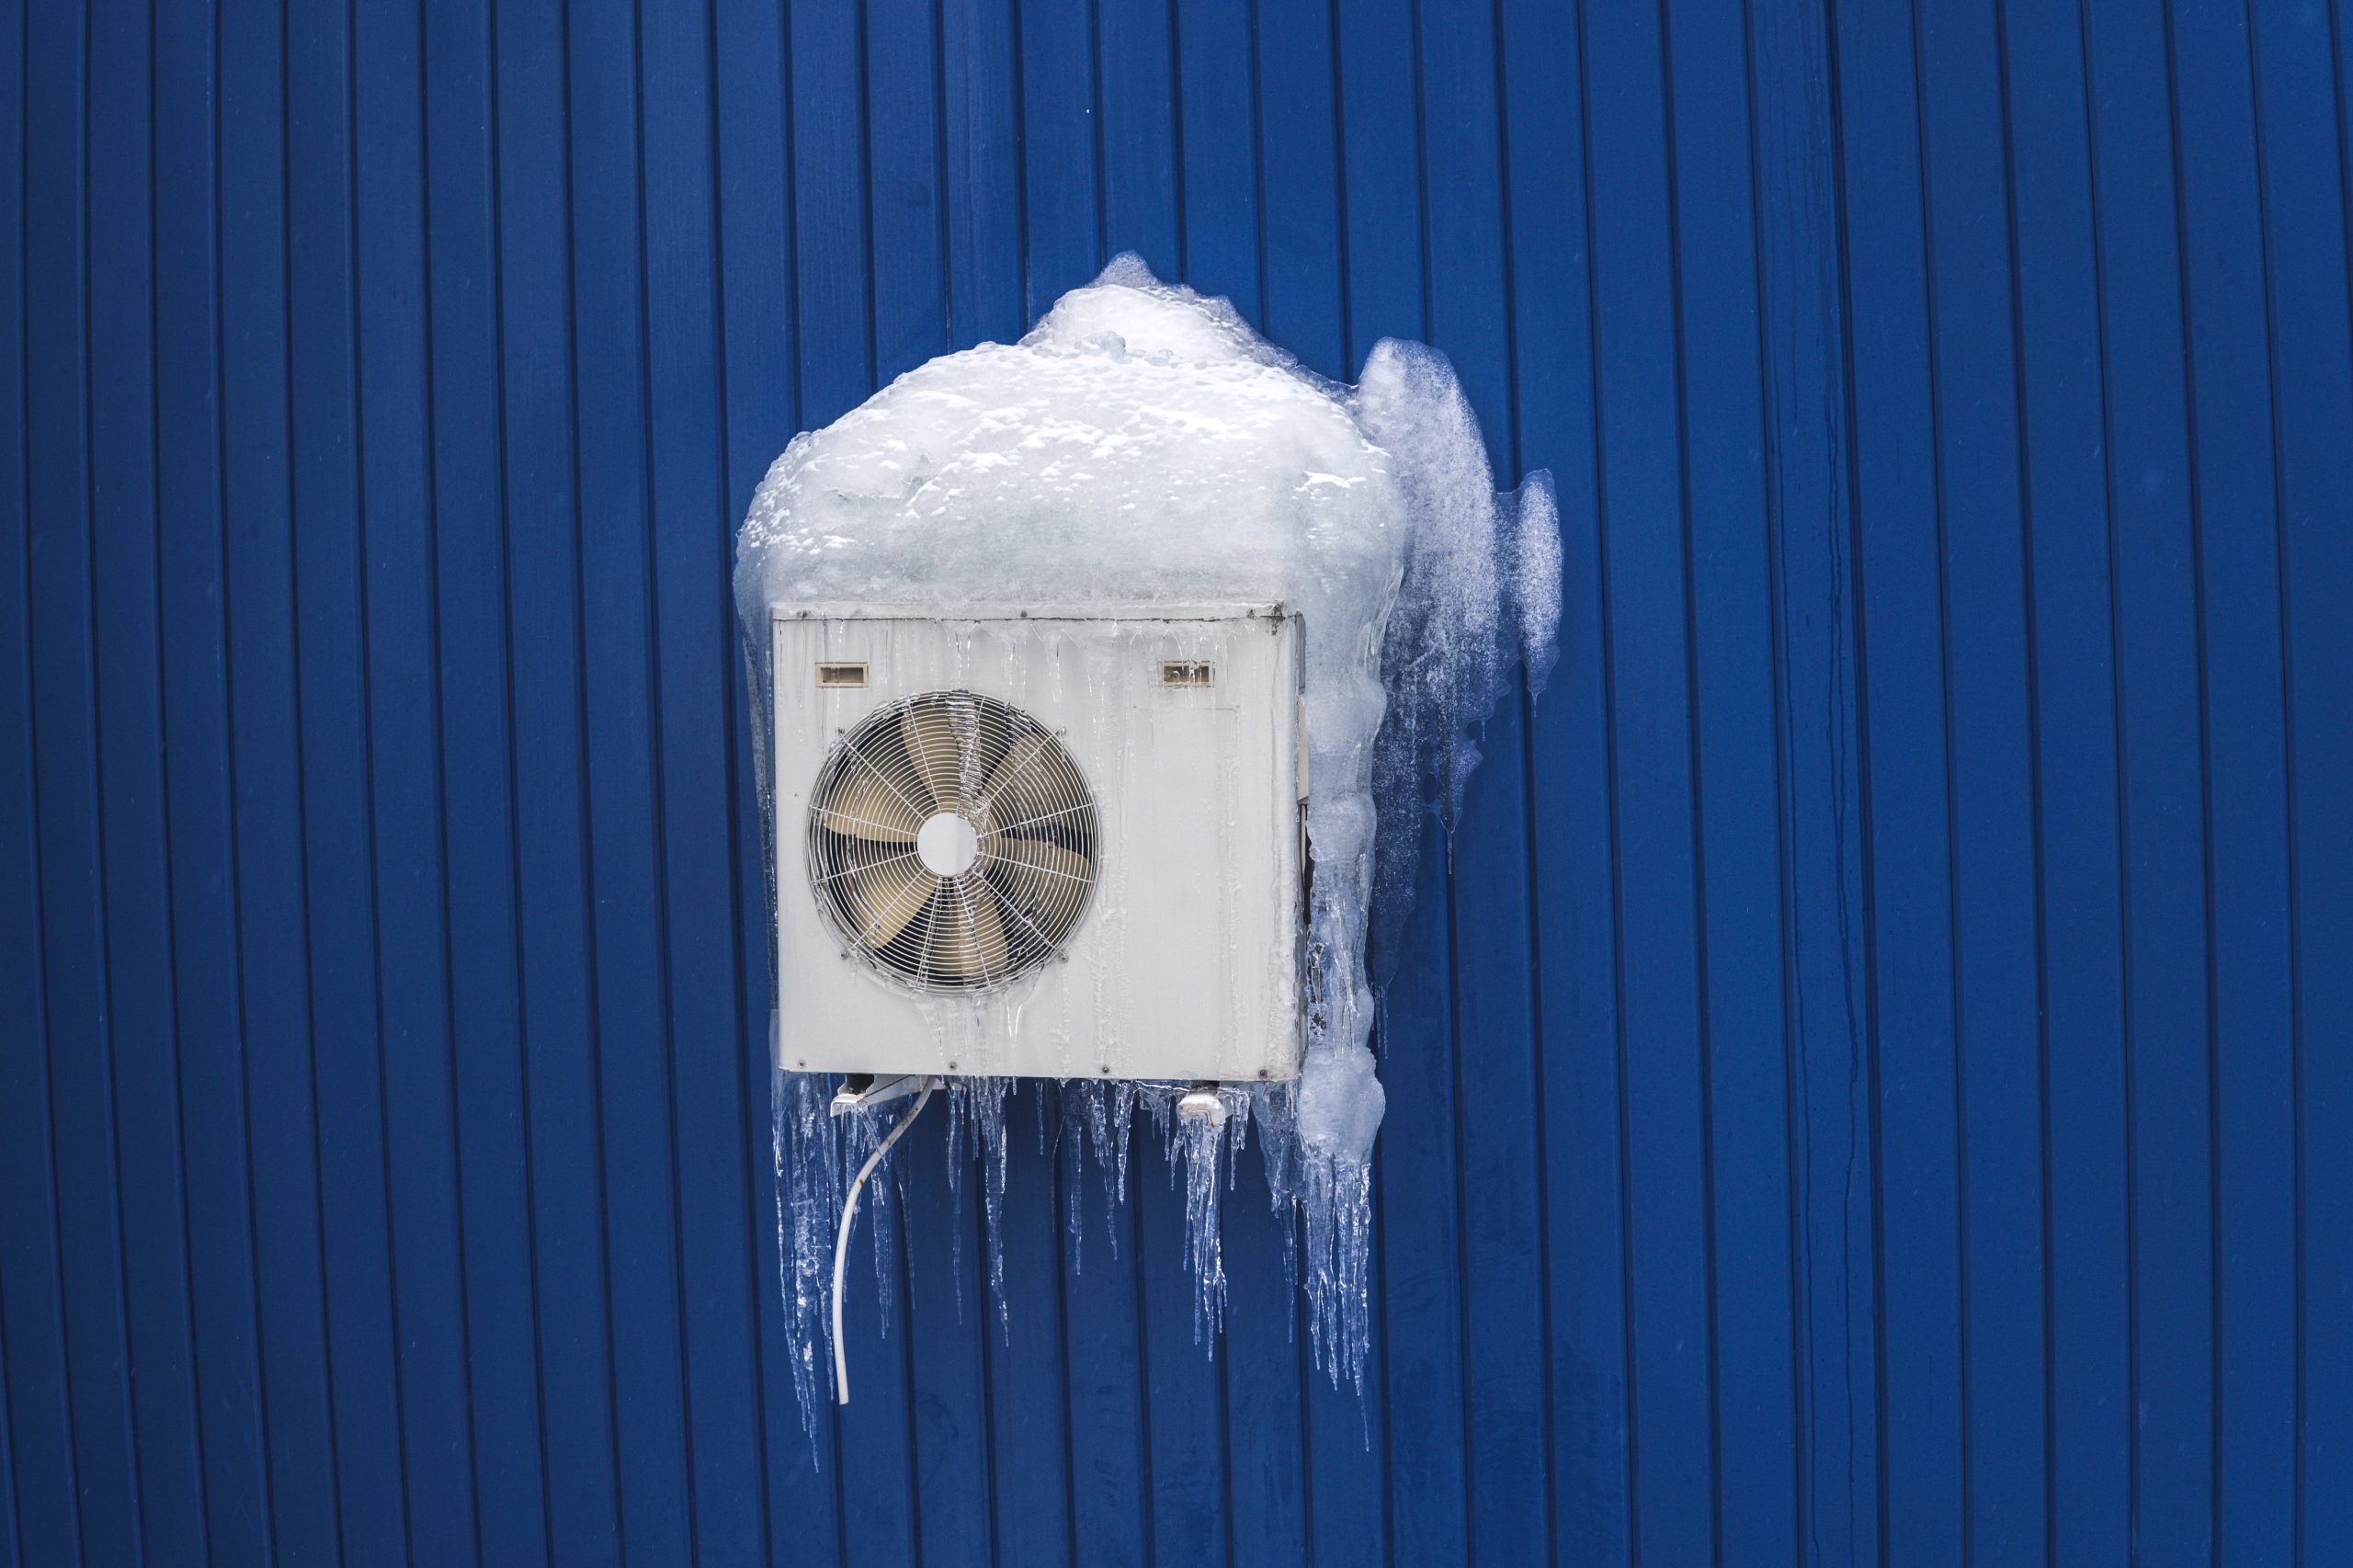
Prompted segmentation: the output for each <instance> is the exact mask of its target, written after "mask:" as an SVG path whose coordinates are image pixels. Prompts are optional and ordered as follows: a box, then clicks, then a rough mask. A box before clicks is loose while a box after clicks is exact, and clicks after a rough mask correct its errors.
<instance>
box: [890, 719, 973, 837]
mask: <svg viewBox="0 0 2353 1568" xmlns="http://www.w3.org/2000/svg"><path fill="white" fill-rule="evenodd" d="M899 738H900V740H901V741H902V742H904V744H905V745H906V748H907V758H908V760H909V761H910V762H912V763H914V764H915V776H916V777H917V778H921V779H922V780H923V783H924V788H925V789H926V790H930V791H931V802H930V803H931V809H932V810H933V811H935V812H952V811H954V810H955V809H956V806H957V802H958V801H959V800H961V796H962V791H961V788H960V786H961V778H962V774H963V767H962V764H963V753H962V750H961V748H960V747H959V746H958V744H957V741H956V726H955V723H954V722H953V721H952V720H951V719H950V718H949V711H948V710H947V708H946V707H945V706H943V705H942V704H939V703H938V702H918V703H916V704H915V706H914V707H912V708H910V709H908V710H906V711H905V712H904V713H903V714H901V715H900V716H899Z"/></svg>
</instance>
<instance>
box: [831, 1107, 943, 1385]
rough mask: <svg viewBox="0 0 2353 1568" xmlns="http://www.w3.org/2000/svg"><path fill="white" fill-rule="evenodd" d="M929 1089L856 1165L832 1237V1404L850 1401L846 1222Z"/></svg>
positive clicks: (912, 1121)
mask: <svg viewBox="0 0 2353 1568" xmlns="http://www.w3.org/2000/svg"><path fill="white" fill-rule="evenodd" d="M931 1088H932V1086H931V1085H929V1084H928V1083H926V1085H924V1086H923V1092H922V1093H921V1094H919V1095H917V1096H915V1104H913V1105H911V1106H909V1107H908V1108H907V1114H906V1115H904V1116H903V1117H901V1118H899V1125H898V1126H896V1127H893V1128H892V1129H891V1132H890V1136H888V1137H886V1138H884V1139H883V1140H882V1142H880V1143H877V1144H876V1145H875V1146H874V1153H870V1154H869V1155H867V1156H866V1164H864V1165H860V1166H858V1179H857V1180H855V1181H853V1182H851V1183H850V1184H849V1197H848V1198H847V1199H845V1200H844V1202H843V1203H842V1228H841V1230H840V1231H839V1232H837V1233H835V1236H834V1403H836V1404H847V1403H849V1358H847V1356H845V1355H844V1354H843V1353H842V1265H843V1264H844V1263H846V1262H847V1261H848V1259H849V1224H850V1221H852V1220H855V1219H856V1218H858V1194H859V1193H860V1192H863V1191H864V1190H865V1189H866V1178H867V1177H868V1176H872V1175H873V1174H874V1167H875V1166H877V1165H881V1163H882V1156H883V1155H885V1154H887V1153H890V1152H891V1145H892V1144H893V1143H896V1142H898V1141H899V1134H900V1133H902V1132H904V1131H906V1130H907V1129H908V1128H909V1127H911V1126H913V1125H914V1124H915V1118H916V1117H918V1116H920V1115H922V1114H923V1102H924V1101H926V1100H927V1099H929V1098H931Z"/></svg>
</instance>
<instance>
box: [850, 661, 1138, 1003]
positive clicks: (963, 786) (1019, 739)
mask: <svg viewBox="0 0 2353 1568" xmlns="http://www.w3.org/2000/svg"><path fill="white" fill-rule="evenodd" d="M942 817H954V818H961V820H962V822H963V823H964V824H968V825H969V827H970V829H971V835H972V836H971V839H970V841H969V842H970V846H971V858H970V864H969V865H967V866H964V867H963V868H962V869H935V865H934V864H933V863H932V862H930V861H927V860H926V857H925V854H924V852H923V850H922V848H921V847H920V846H919V845H918V839H919V838H921V837H922V836H923V835H924V831H925V825H926V824H929V823H934V822H935V821H936V820H937V819H940V818H942ZM1096 832H1097V827H1096V813H1095V796H1094V793H1093V791H1092V790H1089V789H1088V788H1087V786H1086V778H1085V776H1084V775H1082V774H1081V773H1080V772H1079V770H1078V765H1077V764H1076V763H1075V762H1074V761H1073V760H1072V759H1071V756H1070V753H1069V752H1067V751H1065V750H1064V749H1063V745H1062V743H1061V742H1060V741H1058V740H1056V739H1055V738H1054V735H1053V733H1052V732H1051V731H1050V730H1048V729H1047V728H1046V727H1045V726H1044V725H1042V724H1040V723H1039V722H1037V721H1036V720H1035V719H1033V718H1031V717H1030V716H1029V714H1027V713H1024V712H1022V711H1021V710H1019V709H1017V708H1015V707H1013V706H1011V705H1010V704H1007V703H1005V702H1000V701H998V700H997V699H995V698H993V697H983V696H981V695H979V694H978V693H975V692H970V691H931V692H925V693H923V694H921V695H919V696H915V697H910V698H906V699H902V700H901V701H898V702H894V703H892V704H890V705H889V706H887V707H884V708H880V709H877V710H875V711H874V712H872V713H870V714H868V715H867V716H866V717H865V718H864V719H862V720H860V721H859V722H858V724H857V725H856V726H855V727H853V728H852V729H851V730H850V731H849V732H848V733H847V734H845V735H843V736H842V737H841V739H840V740H839V741H838V742H836V743H835V746H834V749H833V750H832V752H831V753H829V754H828V755H827V756H826V758H825V762H824V767H822V768H821V769H820V770H819V772H818V774H817V780H816V785H815V787H814V788H813V790H811V791H810V795H809V824H808V851H809V853H808V864H809V877H810V881H811V885H812V891H813V892H815V894H816V897H817V906H818V907H819V908H820V909H822V910H823V911H824V914H825V917H826V919H827V920H828V921H829V922H830V923H831V924H832V926H833V927H834V929H835V932H836V933H837V934H838V935H839V936H840V937H841V938H842V940H843V941H844V942H845V943H846V944H847V949H848V950H849V951H852V952H855V953H857V954H858V955H859V956H860V957H861V958H863V959H864V960H866V961H867V962H868V963H869V964H870V965H872V966H873V967H874V968H875V969H876V970H878V971H881V973H883V974H885V975H888V976H890V977H891V978H892V979H893V980H896V981H898V982H901V983H904V984H907V985H911V986H914V987H915V988H916V989H918V990H922V991H927V992H961V991H972V990H978V989H981V988H983V987H986V986H991V985H1000V984H1003V983H1005V982H1006V981H1009V980H1012V979H1015V978H1017V976H1020V975H1023V974H1026V973H1028V972H1029V971H1031V970H1034V969H1036V968H1037V967H1038V966H1039V965H1040V964H1043V963H1045V962H1046V961H1047V960H1050V959H1051V958H1052V957H1053V956H1054V954H1055V953H1056V952H1058V951H1059V950H1060V949H1061V947H1062V944H1063V940H1064V939H1065V938H1066V937H1068V936H1069V935H1070V933H1071V931H1072V930H1073V928H1074V927H1075V926H1077V925H1078V921H1079V917H1080V916H1081V915H1084V914H1085V913H1086V901H1087V896H1088V894H1089V893H1090V892H1092V891H1093V889H1094V886H1095V857H1096Z"/></svg>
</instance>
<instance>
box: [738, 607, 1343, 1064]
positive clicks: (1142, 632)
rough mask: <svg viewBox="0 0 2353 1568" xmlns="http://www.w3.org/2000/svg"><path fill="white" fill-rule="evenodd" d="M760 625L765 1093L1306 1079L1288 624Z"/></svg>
mask: <svg viewBox="0 0 2353 1568" xmlns="http://www.w3.org/2000/svg"><path fill="white" fill-rule="evenodd" d="M771 613H772V623H771V624H772V629H773V637H772V649H773V654H774V661H775V662H774V666H773V676H774V689H775V710H774V714H773V718H774V724H775V729H774V749H773V753H772V760H773V763H774V769H775V771H774V776H773V777H774V785H775V791H774V800H775V812H776V820H775V824H774V827H775V844H776V858H777V878H778V888H777V975H778V980H779V985H778V992H779V1015H778V1018H777V1027H776V1030H775V1043H776V1059H777V1064H778V1065H779V1067H784V1068H790V1069H794V1070H798V1071H804V1072H813V1073H816V1072H835V1073H846V1074H874V1075H875V1077H876V1081H877V1083H878V1085H879V1084H880V1083H881V1081H883V1080H886V1079H888V1078H890V1077H892V1076H893V1075H898V1074H912V1075H920V1076H925V1077H927V1076H931V1075H939V1074H997V1075H1009V1076H1024V1077H1055V1078H1074V1077H1105V1078H1146V1079H1157V1080H1178V1081H1185V1082H1200V1081H1205V1080H1206V1081H1223V1082H1239V1083H1249V1082H1258V1081H1268V1080H1277V1079H1284V1078H1290V1077H1291V1076H1293V1075H1295V1074H1297V1072H1298V1070H1299V1060H1300V1052H1301V1049H1302V1015H1301V1006H1300V994H1301V982H1300V974H1301V963H1302V909H1303V907H1304V889H1303V888H1302V866H1303V864H1304V855H1303V848H1304V846H1303V844H1302V836H1303V821H1304V817H1303V802H1304V801H1305V799H1306V795H1307V776H1306V763H1305V757H1306V747H1305V738H1304V729H1303V719H1302V706H1301V701H1300V680H1301V647H1302V638H1301V624H1300V620H1299V618H1298V616H1297V615H1296V614H1294V613H1291V612H1290V611H1288V610H1287V609H1285V608H1283V607H1280V606H1276V605H1255V606H1254V605H1232V606H1200V607H1184V608H1177V607H1172V606H1167V605H1154V606H1082V607H1062V608H1046V607H1030V608H977V607H968V606H960V607H956V608H953V609H942V608H918V607H904V606H830V605H784V606H778V607H776V608H774V609H773V610H772V612H771ZM975 1002H977V1003H978V1004H979V1005H978V1006H974V1005H973V1004H974V1003H975Z"/></svg>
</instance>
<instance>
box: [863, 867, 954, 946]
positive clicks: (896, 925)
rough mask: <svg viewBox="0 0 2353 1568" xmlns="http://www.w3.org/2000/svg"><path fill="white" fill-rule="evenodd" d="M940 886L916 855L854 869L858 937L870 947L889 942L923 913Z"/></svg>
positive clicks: (884, 944)
mask: <svg viewBox="0 0 2353 1568" xmlns="http://www.w3.org/2000/svg"><path fill="white" fill-rule="evenodd" d="M937 887H938V883H937V882H935V881H933V880H932V878H931V874H930V873H929V872H927V871H926V870H925V869H923V863H922V862H921V861H919V860H917V859H916V858H915V857H913V856H912V855H910V856H907V857H905V858H901V859H892V860H889V861H886V862H884V863H882V864H881V865H877V866H868V867H866V868H864V869H860V870H856V871H852V872H851V873H850V874H849V902H850V907H851V909H852V910H853V911H855V912H856V914H857V915H858V940H860V941H862V942H864V943H865V944H866V945H867V946H868V947H870V948H880V947H883V946H886V945H888V944H889V942H890V940H891V938H892V937H896V936H897V935H898V934H899V933H900V932H902V931H904V930H905V929H906V928H907V922H909V921H910V920H913V919H914V918H915V916H916V915H919V914H921V913H922V912H923V906H924V905H925V904H926V903H930V902H931V895H932V892H934V890H935V889H936V888H937Z"/></svg>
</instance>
